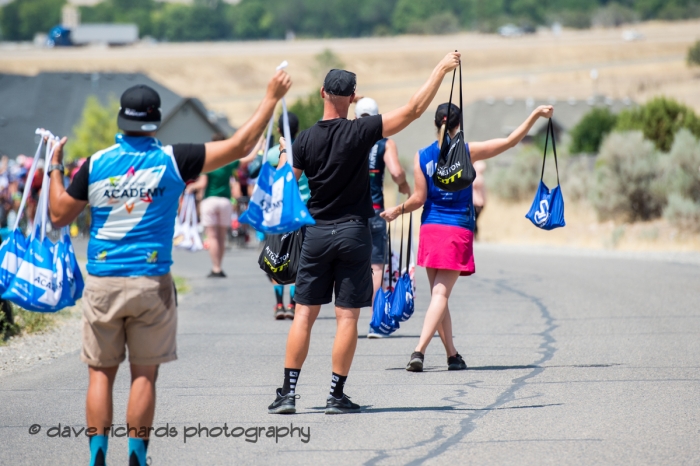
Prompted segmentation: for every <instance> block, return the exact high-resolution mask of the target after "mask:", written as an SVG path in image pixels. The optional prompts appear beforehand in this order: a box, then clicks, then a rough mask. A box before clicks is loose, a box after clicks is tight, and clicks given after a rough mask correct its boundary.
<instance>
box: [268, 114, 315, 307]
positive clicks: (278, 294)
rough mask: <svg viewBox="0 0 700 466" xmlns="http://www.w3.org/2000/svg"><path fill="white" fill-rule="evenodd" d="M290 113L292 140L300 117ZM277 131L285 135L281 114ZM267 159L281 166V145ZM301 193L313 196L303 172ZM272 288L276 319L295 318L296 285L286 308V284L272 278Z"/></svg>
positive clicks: (305, 200)
mask: <svg viewBox="0 0 700 466" xmlns="http://www.w3.org/2000/svg"><path fill="white" fill-rule="evenodd" d="M288 115H289V133H290V136H291V138H292V142H294V140H295V139H296V137H297V133H298V132H299V118H298V117H297V116H296V115H295V114H294V113H292V112H289V113H288ZM277 132H278V133H279V134H280V136H283V137H284V127H283V122H282V115H280V117H279V120H278V121H277ZM267 161H268V162H269V163H270V165H272V166H273V167H275V168H277V167H278V166H279V162H280V145H279V144H277V145H275V146H273V147H271V148H270V150H268V151H267ZM299 194H301V200H302V201H304V203H307V202H309V198H311V191H309V179H308V178H307V177H306V175H304V174H303V173H302V175H301V177H300V178H299ZM271 281H272V288H273V290H274V291H275V299H276V300H277V304H275V314H274V316H275V319H276V320H284V319H294V308H295V307H296V304H297V303H296V302H295V301H294V294H295V292H296V285H295V284H292V285H290V286H289V304H288V305H287V308H286V309H285V307H284V285H280V284H278V283H277V282H275V281H274V280H272V279H271Z"/></svg>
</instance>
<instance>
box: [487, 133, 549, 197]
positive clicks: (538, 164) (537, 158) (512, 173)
mask: <svg viewBox="0 0 700 466" xmlns="http://www.w3.org/2000/svg"><path fill="white" fill-rule="evenodd" d="M552 162H553V161H552ZM552 165H554V164H553V163H552ZM541 173H542V152H541V151H540V149H539V148H537V147H535V146H525V147H523V148H522V149H521V150H520V152H519V153H518V154H517V155H516V156H515V157H514V159H513V162H512V163H511V164H510V165H508V166H507V167H495V168H494V169H493V170H490V174H489V176H488V177H486V182H487V183H488V187H489V190H490V191H492V192H493V193H494V194H495V195H496V196H498V197H499V198H501V199H503V200H506V201H513V202H514V201H522V200H527V199H530V198H532V197H533V196H534V195H535V191H537V186H538V185H539V183H540V174H541Z"/></svg>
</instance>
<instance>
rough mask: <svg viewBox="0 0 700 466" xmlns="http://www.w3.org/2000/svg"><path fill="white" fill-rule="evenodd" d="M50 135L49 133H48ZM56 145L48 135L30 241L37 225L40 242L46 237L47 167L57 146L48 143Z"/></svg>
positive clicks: (49, 184)
mask: <svg viewBox="0 0 700 466" xmlns="http://www.w3.org/2000/svg"><path fill="white" fill-rule="evenodd" d="M49 134H50V133H49ZM52 141H53V142H55V143H58V141H59V138H57V137H55V136H53V135H50V136H48V140H47V143H46V159H45V161H44V167H46V168H45V169H44V178H43V179H42V181H41V195H40V196H39V202H38V203H37V208H36V214H35V215H34V228H32V234H31V239H34V238H36V231H37V229H36V225H37V224H38V225H39V228H40V231H41V237H40V239H41V241H44V238H45V237H46V225H47V223H48V213H49V189H50V187H51V179H50V178H49V173H48V167H49V163H50V162H51V158H52V157H53V154H54V152H55V151H56V148H57V147H58V145H57V144H53V147H51V144H50V142H52Z"/></svg>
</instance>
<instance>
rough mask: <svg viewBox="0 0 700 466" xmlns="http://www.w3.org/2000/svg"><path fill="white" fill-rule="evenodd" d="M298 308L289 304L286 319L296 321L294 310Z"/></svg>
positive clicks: (285, 313)
mask: <svg viewBox="0 0 700 466" xmlns="http://www.w3.org/2000/svg"><path fill="white" fill-rule="evenodd" d="M295 308H296V306H294V304H292V303H289V304H287V310H286V311H284V317H286V318H287V319H289V320H294V309H295Z"/></svg>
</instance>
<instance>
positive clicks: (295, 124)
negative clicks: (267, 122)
mask: <svg viewBox="0 0 700 466" xmlns="http://www.w3.org/2000/svg"><path fill="white" fill-rule="evenodd" d="M287 115H288V116H289V132H290V133H291V136H292V137H295V136H296V135H297V133H298V132H299V117H297V116H296V114H294V113H292V112H287ZM277 127H278V128H279V129H280V130H283V128H284V114H282V115H280V117H279V120H277Z"/></svg>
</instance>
